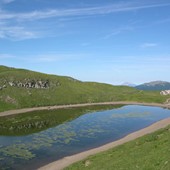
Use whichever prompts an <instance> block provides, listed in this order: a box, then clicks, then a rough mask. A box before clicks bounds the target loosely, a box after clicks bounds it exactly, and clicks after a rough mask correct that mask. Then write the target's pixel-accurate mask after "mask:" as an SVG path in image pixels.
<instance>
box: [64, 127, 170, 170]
mask: <svg viewBox="0 0 170 170" xmlns="http://www.w3.org/2000/svg"><path fill="white" fill-rule="evenodd" d="M80 169H81V170H87V169H88V170H137V169H139V170H169V169H170V126H168V127H166V128H164V129H161V130H159V131H157V132H155V133H152V134H149V135H146V136H143V137H141V138H138V139H136V140H134V141H131V142H128V143H126V144H123V145H121V146H118V147H116V148H113V149H110V150H108V151H106V152H102V153H99V154H96V155H94V156H90V157H88V158H87V159H85V160H82V161H80V162H78V163H75V164H73V165H71V166H69V167H67V168H65V170H80Z"/></svg>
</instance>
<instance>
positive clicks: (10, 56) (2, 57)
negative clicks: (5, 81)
mask: <svg viewBox="0 0 170 170" xmlns="http://www.w3.org/2000/svg"><path fill="white" fill-rule="evenodd" d="M10 58H14V56H13V55H11V54H0V60H2V59H10Z"/></svg>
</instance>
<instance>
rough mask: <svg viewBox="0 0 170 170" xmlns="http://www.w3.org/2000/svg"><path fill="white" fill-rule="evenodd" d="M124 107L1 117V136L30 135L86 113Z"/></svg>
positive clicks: (89, 107)
mask: <svg viewBox="0 0 170 170" xmlns="http://www.w3.org/2000/svg"><path fill="white" fill-rule="evenodd" d="M119 107H122V105H114V106H113V105H107V106H87V107H79V108H66V109H57V110H43V111H34V112H29V113H24V114H19V115H11V116H7V117H0V135H4V136H22V135H28V134H32V133H36V132H40V131H42V130H46V129H48V128H51V127H55V126H57V125H60V124H62V123H64V122H67V121H70V120H73V119H75V118H77V117H79V116H81V115H83V114H85V113H88V112H95V111H101V110H107V109H114V108H119Z"/></svg>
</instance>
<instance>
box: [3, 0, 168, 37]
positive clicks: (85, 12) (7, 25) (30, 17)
mask: <svg viewBox="0 0 170 170" xmlns="http://www.w3.org/2000/svg"><path fill="white" fill-rule="evenodd" d="M13 1H14V0H2V1H1V2H3V3H10V2H13ZM163 6H170V3H150V2H140V3H136V2H135V3H134V1H132V2H128V3H114V4H110V5H106V6H95V7H86V8H75V9H49V10H37V11H30V12H23V13H21V12H10V11H4V10H2V9H0V20H1V21H0V22H1V23H2V22H3V23H4V24H3V25H2V24H1V23H0V38H1V39H2V38H3V39H12V40H23V39H32V38H39V37H41V36H43V35H40V34H38V32H40V31H41V30H43V29H45V28H46V29H47V28H48V30H49V29H50V30H51V29H52V28H50V27H49V26H48V21H47V22H46V25H44V24H42V25H41V26H40V27H39V25H38V22H37V20H40V19H41V20H43V19H47V18H57V19H58V20H57V21H59V20H60V21H61V22H62V19H63V20H64V19H73V20H74V19H77V18H79V17H80V18H81V17H90V16H94V15H103V14H112V13H117V12H128V11H134V10H141V9H146V8H156V7H163ZM61 22H60V23H61ZM42 23H43V22H42ZM57 25H59V24H58V23H57ZM28 28H29V30H28ZM34 28H35V29H36V30H38V32H35V31H34V30H35V29H34ZM130 29H131V28H120V29H116V30H113V31H112V32H111V33H110V34H108V35H106V36H105V39H107V38H109V37H111V36H114V35H117V34H120V33H121V32H124V31H129V30H130ZM48 32H49V31H48Z"/></svg>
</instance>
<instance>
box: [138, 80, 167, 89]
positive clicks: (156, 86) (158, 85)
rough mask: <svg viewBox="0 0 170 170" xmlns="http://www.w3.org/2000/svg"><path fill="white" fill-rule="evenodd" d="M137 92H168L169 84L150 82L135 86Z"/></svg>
mask: <svg viewBox="0 0 170 170" xmlns="http://www.w3.org/2000/svg"><path fill="white" fill-rule="evenodd" d="M135 88H137V89H139V90H159V91H160V90H169V89H170V82H166V81H152V82H149V83H144V84H141V85H138V86H136V87H135Z"/></svg>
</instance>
